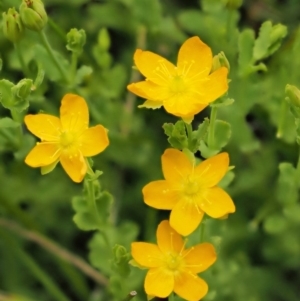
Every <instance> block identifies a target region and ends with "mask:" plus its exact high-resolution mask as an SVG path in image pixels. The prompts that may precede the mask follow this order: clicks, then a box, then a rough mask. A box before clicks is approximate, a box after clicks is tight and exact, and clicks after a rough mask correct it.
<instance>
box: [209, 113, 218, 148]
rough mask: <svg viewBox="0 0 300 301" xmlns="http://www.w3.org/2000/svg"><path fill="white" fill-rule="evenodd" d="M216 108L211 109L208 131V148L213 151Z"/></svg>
mask: <svg viewBox="0 0 300 301" xmlns="http://www.w3.org/2000/svg"><path fill="white" fill-rule="evenodd" d="M217 110H218V109H217V107H211V111H210V118H209V130H208V147H209V148H210V149H214V144H215V123H216V118H217Z"/></svg>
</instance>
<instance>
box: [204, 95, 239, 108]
mask: <svg viewBox="0 0 300 301" xmlns="http://www.w3.org/2000/svg"><path fill="white" fill-rule="evenodd" d="M233 103H234V99H233V98H223V97H221V98H219V99H217V100H216V101H214V102H213V103H211V104H210V106H211V107H216V108H220V107H227V106H230V105H232V104H233Z"/></svg>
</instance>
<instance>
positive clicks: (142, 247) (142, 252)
mask: <svg viewBox="0 0 300 301" xmlns="http://www.w3.org/2000/svg"><path fill="white" fill-rule="evenodd" d="M131 255H132V257H133V258H134V260H135V261H136V262H137V263H138V264H140V265H141V266H143V267H147V268H155V267H159V266H161V265H162V264H163V262H162V258H163V254H162V252H161V251H160V249H159V248H158V246H157V245H155V244H150V243H146V242H133V243H132V244H131Z"/></svg>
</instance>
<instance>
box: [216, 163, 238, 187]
mask: <svg viewBox="0 0 300 301" xmlns="http://www.w3.org/2000/svg"><path fill="white" fill-rule="evenodd" d="M232 168H234V166H232ZM232 168H231V169H232ZM234 178H235V173H234V172H233V171H232V170H228V171H227V173H226V175H225V176H224V177H223V179H222V180H221V181H220V182H219V184H218V186H219V187H221V188H226V187H228V186H229V185H230V183H231V182H232V181H233V180H234Z"/></svg>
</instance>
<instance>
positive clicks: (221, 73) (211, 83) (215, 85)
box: [195, 67, 228, 103]
mask: <svg viewBox="0 0 300 301" xmlns="http://www.w3.org/2000/svg"><path fill="white" fill-rule="evenodd" d="M227 74H228V69H227V68H225V67H221V68H219V69H218V70H216V71H215V72H213V73H212V74H210V75H209V76H208V77H207V78H208V79H209V80H208V81H205V82H203V83H202V84H200V85H198V87H197V89H198V90H199V92H201V94H202V95H201V97H200V98H199V102H201V103H211V102H213V101H215V100H216V99H217V98H219V97H220V96H222V95H223V94H225V93H226V92H227V90H228V81H227ZM195 88H196V87H195Z"/></svg>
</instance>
